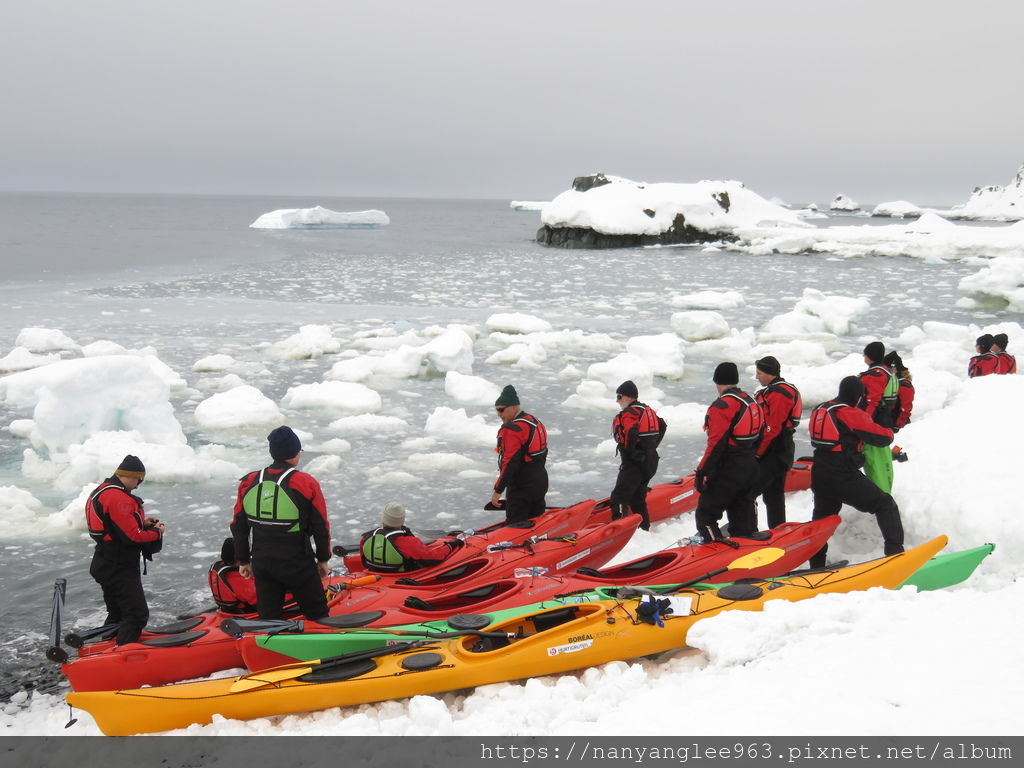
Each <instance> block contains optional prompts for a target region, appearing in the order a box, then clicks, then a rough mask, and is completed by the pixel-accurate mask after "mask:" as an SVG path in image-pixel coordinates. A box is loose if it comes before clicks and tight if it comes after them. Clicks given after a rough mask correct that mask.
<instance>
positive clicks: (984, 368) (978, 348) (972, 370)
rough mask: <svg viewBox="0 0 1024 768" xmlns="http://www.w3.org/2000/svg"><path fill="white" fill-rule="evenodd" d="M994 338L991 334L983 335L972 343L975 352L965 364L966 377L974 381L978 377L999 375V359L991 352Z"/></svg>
mask: <svg viewBox="0 0 1024 768" xmlns="http://www.w3.org/2000/svg"><path fill="white" fill-rule="evenodd" d="M993 341H995V337H994V336H993V335H992V334H991V333H983V334H982V335H981V336H979V337H978V338H977V339H976V340H975V342H974V351H975V352H977V353H978V354H976V355H975V356H974V357H972V358H971V360H970V362H969V363H968V364H967V375H968V377H970V378H972V379H975V378H977V377H978V376H988V375H990V374H993V373H999V358H998V357H997V356H996V355H995V354H994V353H993V352H992V342H993Z"/></svg>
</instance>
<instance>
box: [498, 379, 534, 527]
mask: <svg viewBox="0 0 1024 768" xmlns="http://www.w3.org/2000/svg"><path fill="white" fill-rule="evenodd" d="M494 410H495V411H496V412H497V414H498V418H500V419H501V427H499V429H498V444H497V446H496V447H495V451H497V453H498V479H497V480H496V481H495V482H494V493H493V494H491V507H492V508H495V509H500V508H501V494H502V493H504V494H505V520H506V521H508V522H510V523H512V522H520V521H522V520H528V519H530V518H533V517H537V516H538V515H542V514H544V509H545V506H544V497H545V495H546V494H547V492H548V471H547V469H546V468H545V466H544V465H545V464H546V462H547V456H548V431H547V429H546V428H545V427H544V425H543V424H541V422H540V419H538V418H537V417H536V416H531V415H530V414H528V413H526V412H525V411H523V410H522V409H521V408H520V407H519V395H518V394H517V393H516V390H515V387H513V386H512V385H511V384H509V385H508V386H506V387H505V388H504V389H503V390H501V394H500V395H498V399H497V400H495V401H494Z"/></svg>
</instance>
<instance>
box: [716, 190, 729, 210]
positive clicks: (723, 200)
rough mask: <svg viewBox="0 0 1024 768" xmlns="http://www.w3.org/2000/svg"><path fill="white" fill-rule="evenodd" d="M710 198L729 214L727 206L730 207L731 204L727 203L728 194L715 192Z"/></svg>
mask: <svg viewBox="0 0 1024 768" xmlns="http://www.w3.org/2000/svg"><path fill="white" fill-rule="evenodd" d="M712 197H713V198H715V202H716V203H718V204H719V205H720V206H722V210H724V211H725V212H726V213H728V212H729V206H730V205H731V203H730V202H729V193H728V192H725V191H722V192H715V194H713V195H712Z"/></svg>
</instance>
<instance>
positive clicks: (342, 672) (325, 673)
mask: <svg viewBox="0 0 1024 768" xmlns="http://www.w3.org/2000/svg"><path fill="white" fill-rule="evenodd" d="M376 668H377V662H376V661H374V660H373V659H358V660H356V661H350V662H348V663H346V664H337V665H334V664H329V665H324V666H323V667H317V668H315V669H314V670H313V671H312V672H308V673H306V674H305V675H303V676H302V677H299V678H297V679H298V680H300V681H301V682H303V683H337V682H340V681H342V680H351V679H352V678H353V677H359V676H360V675H365V674H366V673H367V672H372V671H373V670H375V669H376Z"/></svg>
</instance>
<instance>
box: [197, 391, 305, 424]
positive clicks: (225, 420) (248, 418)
mask: <svg viewBox="0 0 1024 768" xmlns="http://www.w3.org/2000/svg"><path fill="white" fill-rule="evenodd" d="M195 419H196V423H197V424H199V426H201V427H205V428H206V429H239V428H246V427H259V428H263V427H267V426H280V425H281V424H284V422H285V418H284V414H283V413H281V411H280V409H279V408H278V407H277V404H276V403H275V402H274V401H273V400H271V399H270V398H269V397H267V396H266V395H264V394H263V393H262V392H260V391H259V390H258V389H256V387H253V386H250V385H248V384H243V385H242V386H240V387H235V388H233V389H229V390H228V391H227V392H218V393H217V394H215V395H211V396H210V397H208V398H207V399H206V400H203V401H202V402H201V403H199V405H197V406H196V410H195Z"/></svg>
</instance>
